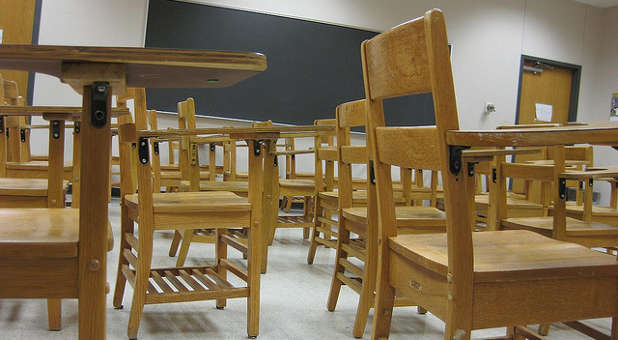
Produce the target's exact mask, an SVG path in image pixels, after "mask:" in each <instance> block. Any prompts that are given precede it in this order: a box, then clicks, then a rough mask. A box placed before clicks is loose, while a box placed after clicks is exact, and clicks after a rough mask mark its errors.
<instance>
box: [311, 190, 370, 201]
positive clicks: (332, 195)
mask: <svg viewBox="0 0 618 340" xmlns="http://www.w3.org/2000/svg"><path fill="white" fill-rule="evenodd" d="M318 195H319V196H320V198H325V199H338V198H339V192H337V191H322V192H320V193H319V194H318ZM352 199H353V200H358V201H365V202H366V201H367V191H365V190H357V191H353V192H352Z"/></svg>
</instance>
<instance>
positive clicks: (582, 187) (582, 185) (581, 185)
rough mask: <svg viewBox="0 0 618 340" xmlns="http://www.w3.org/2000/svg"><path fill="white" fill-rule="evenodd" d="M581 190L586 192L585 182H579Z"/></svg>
mask: <svg viewBox="0 0 618 340" xmlns="http://www.w3.org/2000/svg"><path fill="white" fill-rule="evenodd" d="M579 190H584V182H583V181H581V182H579Z"/></svg>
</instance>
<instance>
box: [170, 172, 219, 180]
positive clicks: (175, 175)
mask: <svg viewBox="0 0 618 340" xmlns="http://www.w3.org/2000/svg"><path fill="white" fill-rule="evenodd" d="M209 178H210V172H208V171H200V179H206V180H207V179H209ZM161 179H177V180H181V175H180V171H161Z"/></svg>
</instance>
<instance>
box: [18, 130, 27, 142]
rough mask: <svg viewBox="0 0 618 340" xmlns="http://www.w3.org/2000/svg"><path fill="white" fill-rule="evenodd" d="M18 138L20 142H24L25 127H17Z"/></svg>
mask: <svg viewBox="0 0 618 340" xmlns="http://www.w3.org/2000/svg"><path fill="white" fill-rule="evenodd" d="M19 139H20V140H21V142H22V143H25V142H26V129H19Z"/></svg>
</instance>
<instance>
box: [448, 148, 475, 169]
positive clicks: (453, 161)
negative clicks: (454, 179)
mask: <svg viewBox="0 0 618 340" xmlns="http://www.w3.org/2000/svg"><path fill="white" fill-rule="evenodd" d="M469 148H470V147H469V146H462V145H449V147H448V158H449V170H450V172H451V173H452V174H453V175H455V176H457V175H459V172H460V171H461V163H462V159H461V151H463V150H466V149H469Z"/></svg>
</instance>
